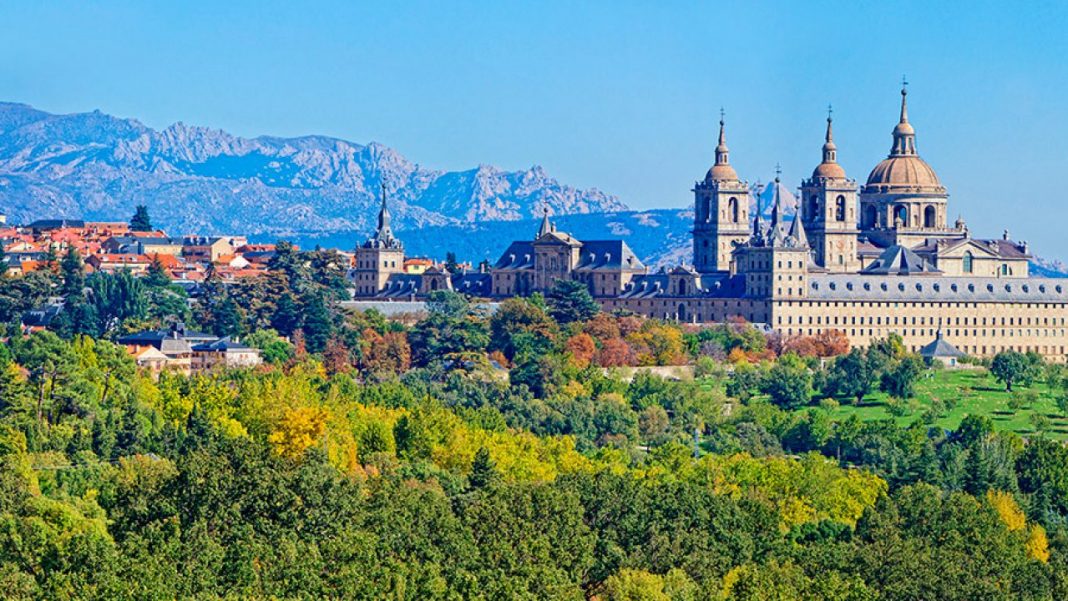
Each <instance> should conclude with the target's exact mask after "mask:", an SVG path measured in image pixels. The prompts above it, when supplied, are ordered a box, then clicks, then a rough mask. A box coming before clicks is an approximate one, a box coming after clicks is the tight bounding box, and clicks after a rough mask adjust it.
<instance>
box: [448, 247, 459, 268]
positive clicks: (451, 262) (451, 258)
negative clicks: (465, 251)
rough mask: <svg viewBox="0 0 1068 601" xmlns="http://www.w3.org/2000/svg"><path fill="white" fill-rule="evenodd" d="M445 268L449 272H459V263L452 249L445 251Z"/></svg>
mask: <svg viewBox="0 0 1068 601" xmlns="http://www.w3.org/2000/svg"><path fill="white" fill-rule="evenodd" d="M445 269H446V270H448V272H449V273H460V263H459V262H458V261H457V260H456V253H454V252H452V251H449V252H447V253H445Z"/></svg>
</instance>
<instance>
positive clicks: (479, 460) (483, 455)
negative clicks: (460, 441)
mask: <svg viewBox="0 0 1068 601" xmlns="http://www.w3.org/2000/svg"><path fill="white" fill-rule="evenodd" d="M499 479H500V473H498V472H497V464H496V463H494V461H493V459H491V458H490V453H489V449H487V448H486V447H479V449H478V451H477V452H476V453H475V461H474V463H473V464H472V465H471V475H470V476H469V477H468V479H467V480H468V482H469V483H470V485H471V489H472V490H479V489H481V488H487V487H489V486H492V485H493V484H494V483H496V482H497V481H498V480H499Z"/></svg>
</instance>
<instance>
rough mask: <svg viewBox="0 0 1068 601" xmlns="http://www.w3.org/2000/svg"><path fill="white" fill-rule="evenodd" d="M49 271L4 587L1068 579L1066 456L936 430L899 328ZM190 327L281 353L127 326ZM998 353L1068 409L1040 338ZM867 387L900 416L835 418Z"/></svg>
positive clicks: (18, 384)
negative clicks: (153, 348)
mask: <svg viewBox="0 0 1068 601" xmlns="http://www.w3.org/2000/svg"><path fill="white" fill-rule="evenodd" d="M53 263H54V265H53V268H52V269H51V270H46V271H44V272H41V273H35V274H31V275H30V276H26V277H24V278H5V279H3V280H0V322H2V323H3V324H6V325H3V326H0V327H2V332H0V334H2V336H3V339H4V341H5V344H4V345H3V346H2V347H0V590H2V591H3V593H2V596H3V598H5V599H20V600H21V599H394V600H402V599H405V600H407V599H487V600H489V599H597V600H602V601H609V600H612V601H616V600H654V601H655V600H693V601H696V600H702V601H705V600H707V601H712V600H722V601H726V600H732V601H742V600H753V601H756V600H794V599H802V600H857V601H859V600H917V601H919V600H930V599H940V600H943V599H945V600H958V599H959V600H975V599H1006V600H1008V599H1036V600H1039V599H1042V600H1059V599H1066V598H1068V521H1066V518H1068V449H1066V448H1065V447H1064V446H1063V445H1062V444H1061V443H1059V442H1057V441H1056V440H1055V439H1054V437H1053V436H1052V435H1051V433H1050V432H1049V431H1048V430H1049V429H1048V428H1046V429H1043V428H1038V427H1036V428H1034V430H1033V431H1032V432H1028V433H1027V435H1021V434H1020V433H1018V432H1015V431H1012V430H1006V429H1004V428H1001V427H999V426H998V423H997V421H996V420H995V419H992V418H991V416H990V415H984V414H979V413H971V414H967V415H962V416H960V419H959V422H958V421H954V427H952V428H947V427H943V426H940V425H937V424H939V423H941V422H939V420H940V419H943V418H945V416H946V415H948V414H949V413H950V412H952V411H954V408H953V407H950V406H949V405H951V404H952V403H953V400H952V399H951V398H949V397H947V398H945V399H941V400H940V403H941V404H942V405H941V406H933V404H932V405H931V406H929V407H927V408H926V409H925V410H923V411H918V410H915V407H911V404H912V403H914V402H915V401H914V399H915V397H916V394H917V393H916V389H917V386H918V385H919V384H922V382H923V379H924V378H927V377H929V376H930V375H931V374H932V373H935V372H937V371H938V370H937V369H935V368H932V367H930V366H927V365H924V364H923V362H922V361H920V360H919V358H918V357H916V356H914V355H911V354H910V353H908V352H906V350H905V349H904V348H903V347H902V345H901V343H900V340H899V339H896V338H895V337H893V336H892V337H890V338H888V339H884V340H877V341H873V342H872V344H871V345H870V346H869V347H868V348H866V349H850V348H848V344H846V343H845V342H844V340H843V339H842V337H840V336H836V335H834V333H830V334H826V335H823V336H819V337H812V338H798V339H789V340H783V339H780V338H778V337H776V336H774V335H768V334H765V333H763V332H761V331H759V330H757V329H756V328H754V327H752V326H751V325H749V324H745V323H743V322H732V323H728V324H719V325H714V326H708V327H698V326H682V325H679V324H675V323H668V322H661V321H656V320H648V319H643V318H639V317H636V316H633V315H623V314H608V313H604V312H601V311H599V309H598V307H597V305H596V303H594V302H593V301H592V299H591V298H589V295H588V294H587V293H586V292H585V289H584V288H583V287H582V286H581V285H574V284H572V283H570V282H560V283H558V284H557V286H555V287H554V288H553V290H552V291H551V292H550V293H548V294H546V295H544V296H541V295H534V296H532V297H529V298H518V299H510V300H508V301H505V302H503V303H501V305H500V306H499V307H498V308H497V310H496V311H494V312H492V313H490V312H488V311H486V310H485V308H484V307H482V306H481V305H479V304H478V303H475V302H472V301H471V300H470V299H466V298H464V297H462V296H460V295H458V294H455V293H451V292H444V291H443V292H436V293H434V295H433V296H432V297H431V300H430V302H429V304H428V311H427V313H426V315H424V316H422V317H420V318H418V319H417V320H412V321H409V322H405V321H389V320H387V319H385V318H384V317H383V316H382V315H381V314H378V313H375V312H373V311H368V312H363V313H361V312H356V311H346V310H345V309H344V308H343V307H342V306H341V305H340V304H339V301H341V300H342V299H344V298H346V293H345V281H344V271H343V270H344V262H343V261H342V260H341V259H340V257H339V256H338V255H337V254H336V253H332V252H330V251H323V250H313V251H298V250H296V249H293V248H292V247H289V246H287V245H285V244H282V245H280V247H279V252H278V253H277V255H276V257H275V259H274V261H273V262H272V270H271V273H270V274H269V275H268V276H266V277H263V278H260V279H257V280H256V281H252V282H248V283H242V284H231V283H223V282H220V281H216V280H213V279H212V278H211V277H210V276H209V278H208V280H207V281H206V282H205V284H204V286H203V291H202V293H201V294H199V295H198V296H197V297H196V298H193V299H190V298H187V296H186V294H185V292H184V291H183V290H182V289H180V288H177V287H174V286H172V285H171V284H170V282H169V281H167V279H166V278H165V277H160V272H159V270H158V269H153V270H150V272H149V274H148V275H146V276H145V277H133V276H131V275H130V274H129V273H124V272H119V273H117V274H103V273H92V274H86V273H85V270H84V266H83V264H82V262H81V259H80V257H78V256H77V255H76V253H67V254H66V255H64V256H62V257H55V258H54V261H53ZM55 295H61V296H63V298H64V299H65V303H64V308H63V312H62V314H61V315H60V316H59V317H58V318H57V319H56V320H55V321H54V323H53V324H52V325H51V326H50V327H49V328H48V329H43V330H36V331H33V332H26V331H24V330H23V329H22V328H21V327H20V325H19V317H20V315H21V314H22V312H24V311H26V310H27V309H30V308H33V307H35V306H38V305H39V304H40V303H41V302H43V301H44V300H45V299H47V298H48V297H50V296H55ZM175 321H183V322H186V323H188V324H190V326H191V327H196V328H200V329H203V330H206V331H211V332H213V333H216V334H218V335H231V336H235V337H240V339H241V340H243V341H244V342H246V343H247V344H250V345H252V346H255V347H256V348H259V349H261V351H262V353H263V356H264V358H265V363H264V364H263V365H262V366H259V367H256V368H250V369H231V370H220V371H217V372H213V373H210V374H198V375H181V374H177V373H168V372H164V373H162V374H158V375H155V374H152V373H150V372H147V371H145V370H141V369H138V368H137V366H136V364H135V363H134V361H133V359H132V358H131V357H130V356H129V354H128V353H127V352H126V350H125V348H123V347H122V346H120V345H118V344H116V343H114V342H113V341H114V340H115V339H117V337H119V336H121V335H122V334H124V333H128V332H132V331H138V330H142V329H146V328H153V327H161V326H163V325H166V324H168V323H173V322H175ZM975 362H976V363H982V365H976V369H977V370H981V371H980V372H977V373H982V374H984V376H983V377H989V378H990V379H991V381H996V382H997V383H998V385H999V386H1003V387H1005V388H1006V389H1011V390H1012V391H1014V392H1013V395H1014V396H1012V398H1013V399H1015V398H1017V397H1019V398H1020V399H1021V401H1020V402H1021V403H1027V402H1029V400H1028V398H1027V395H1028V391H1029V390H1037V389H1038V387H1039V386H1042V387H1043V388H1042V390H1044V391H1046V393H1047V394H1050V395H1054V396H1056V398H1058V399H1060V398H1062V397H1066V398H1068V395H1066V393H1065V390H1066V382H1068V378H1066V375H1068V374H1066V373H1065V372H1064V370H1063V369H1062V368H1061V367H1060V366H1056V365H1046V364H1044V363H1043V362H1042V361H1041V359H1040V358H1038V357H1035V356H1029V355H1026V354H1020V353H1015V354H1005V355H1002V356H1000V357H996V358H994V360H993V361H986V362H980V361H978V360H975ZM680 364H686V365H690V366H692V370H693V374H694V377H693V378H683V379H678V380H675V379H665V378H661V377H658V376H655V375H651V374H648V373H644V372H641V371H636V372H635V371H634V370H630V369H628V368H632V367H635V366H657V365H680ZM1005 394H1010V393H1009V392H1008V390H1006V393H1005ZM873 395H883V396H884V397H885V398H886V399H888V401H887V402H888V403H890V405H889V407H892V408H893V411H894V412H895V416H894V418H879V417H877V418H871V416H865V418H863V419H862V415H861V413H860V412H859V411H857V412H851V413H847V412H843V411H842V409H843V408H845V407H863V404H864V403H865V402H866V399H869V398H871V397H872V396H873ZM1064 406H1065V407H1066V408H1068V402H1065V403H1064Z"/></svg>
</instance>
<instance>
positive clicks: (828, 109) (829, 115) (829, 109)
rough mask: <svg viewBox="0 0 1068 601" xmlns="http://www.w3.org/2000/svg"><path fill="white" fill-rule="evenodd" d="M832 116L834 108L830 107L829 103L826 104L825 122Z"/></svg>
mask: <svg viewBox="0 0 1068 601" xmlns="http://www.w3.org/2000/svg"><path fill="white" fill-rule="evenodd" d="M833 115H834V107H833V106H831V103H829V102H828V103H827V120H828V121H830V120H831V117H832V116H833Z"/></svg>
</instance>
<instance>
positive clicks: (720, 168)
mask: <svg viewBox="0 0 1068 601" xmlns="http://www.w3.org/2000/svg"><path fill="white" fill-rule="evenodd" d="M705 179H706V180H709V181H721V182H722V181H736V180H737V179H738V173H737V172H736V171H735V170H734V167H731V166H730V165H713V166H712V168H711V169H709V170H708V173H706V174H705Z"/></svg>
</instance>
